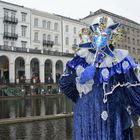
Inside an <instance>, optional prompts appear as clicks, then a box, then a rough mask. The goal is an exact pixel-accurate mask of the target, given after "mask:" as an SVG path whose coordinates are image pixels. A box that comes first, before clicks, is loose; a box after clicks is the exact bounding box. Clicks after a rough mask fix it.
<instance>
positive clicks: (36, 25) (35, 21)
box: [34, 18, 38, 27]
mask: <svg viewBox="0 0 140 140" xmlns="http://www.w3.org/2000/svg"><path fill="white" fill-rule="evenodd" d="M34 27H38V18H35V19H34Z"/></svg>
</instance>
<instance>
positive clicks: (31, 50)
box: [29, 48, 41, 54]
mask: <svg viewBox="0 0 140 140" xmlns="http://www.w3.org/2000/svg"><path fill="white" fill-rule="evenodd" d="M29 52H30V53H38V54H41V50H38V49H31V48H30V49H29Z"/></svg>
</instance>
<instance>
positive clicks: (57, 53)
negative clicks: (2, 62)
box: [0, 45, 74, 57]
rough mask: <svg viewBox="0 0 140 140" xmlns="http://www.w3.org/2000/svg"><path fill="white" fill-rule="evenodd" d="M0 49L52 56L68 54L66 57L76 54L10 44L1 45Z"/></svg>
mask: <svg viewBox="0 0 140 140" xmlns="http://www.w3.org/2000/svg"><path fill="white" fill-rule="evenodd" d="M0 51H10V52H19V53H31V54H43V55H50V56H66V57H73V56H74V54H71V53H64V52H56V51H49V50H43V52H41V50H39V49H32V48H29V50H28V49H27V48H21V47H15V46H8V45H0Z"/></svg>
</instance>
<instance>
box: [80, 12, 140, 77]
mask: <svg viewBox="0 0 140 140" xmlns="http://www.w3.org/2000/svg"><path fill="white" fill-rule="evenodd" d="M103 15H105V16H109V17H111V18H112V19H113V21H114V22H119V23H121V29H122V30H123V36H122V40H121V41H119V42H117V43H116V44H115V47H116V48H119V49H125V50H128V51H129V54H130V55H131V56H132V57H133V59H134V60H135V62H136V63H137V64H138V68H137V74H138V77H139V78H140V24H138V23H136V22H134V21H132V20H130V19H127V18H125V17H122V16H119V15H116V14H113V13H111V12H108V11H105V10H103V9H100V10H98V11H96V12H90V14H89V15H88V16H87V17H85V18H83V19H82V20H81V21H82V22H84V23H87V24H91V23H92V21H93V20H94V19H95V18H96V17H98V16H103Z"/></svg>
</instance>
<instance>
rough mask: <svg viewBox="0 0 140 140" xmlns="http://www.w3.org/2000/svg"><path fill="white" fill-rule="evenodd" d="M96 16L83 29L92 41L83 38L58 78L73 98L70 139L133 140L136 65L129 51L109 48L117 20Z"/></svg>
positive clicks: (139, 87) (139, 99) (138, 109)
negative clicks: (95, 18) (94, 21)
mask: <svg viewBox="0 0 140 140" xmlns="http://www.w3.org/2000/svg"><path fill="white" fill-rule="evenodd" d="M97 19H98V20H97V21H98V22H96V23H93V24H92V25H91V26H90V28H85V29H83V31H82V33H83V34H82V35H85V34H84V33H86V35H88V37H89V38H88V37H86V39H87V38H88V39H89V40H91V41H87V42H86V43H85V42H84V40H82V41H83V43H82V44H80V45H79V47H81V49H80V50H79V51H78V52H77V53H76V55H75V57H74V58H73V59H72V60H71V61H69V62H68V63H67V65H66V70H65V72H64V74H63V75H62V76H61V78H60V81H59V83H60V89H61V91H62V92H63V93H64V94H65V95H67V96H68V97H69V98H70V99H72V100H73V101H74V102H75V106H74V131H73V132H74V136H73V139H74V140H133V132H132V127H133V121H132V116H133V115H140V82H139V81H138V79H137V77H136V75H135V72H134V70H135V68H136V67H137V65H136V63H135V62H134V61H133V59H132V58H131V57H130V56H129V55H128V51H126V50H121V49H113V48H112V44H111V43H113V41H114V40H113V39H114V38H115V37H116V35H117V31H116V30H118V28H119V26H120V24H119V23H113V22H112V20H111V19H110V18H109V17H105V16H104V17H99V18H97ZM109 21H111V22H109ZM118 31H119V30H118ZM82 35H81V36H82ZM81 38H82V37H81ZM110 42H111V43H110ZM82 47H83V48H82Z"/></svg>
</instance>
